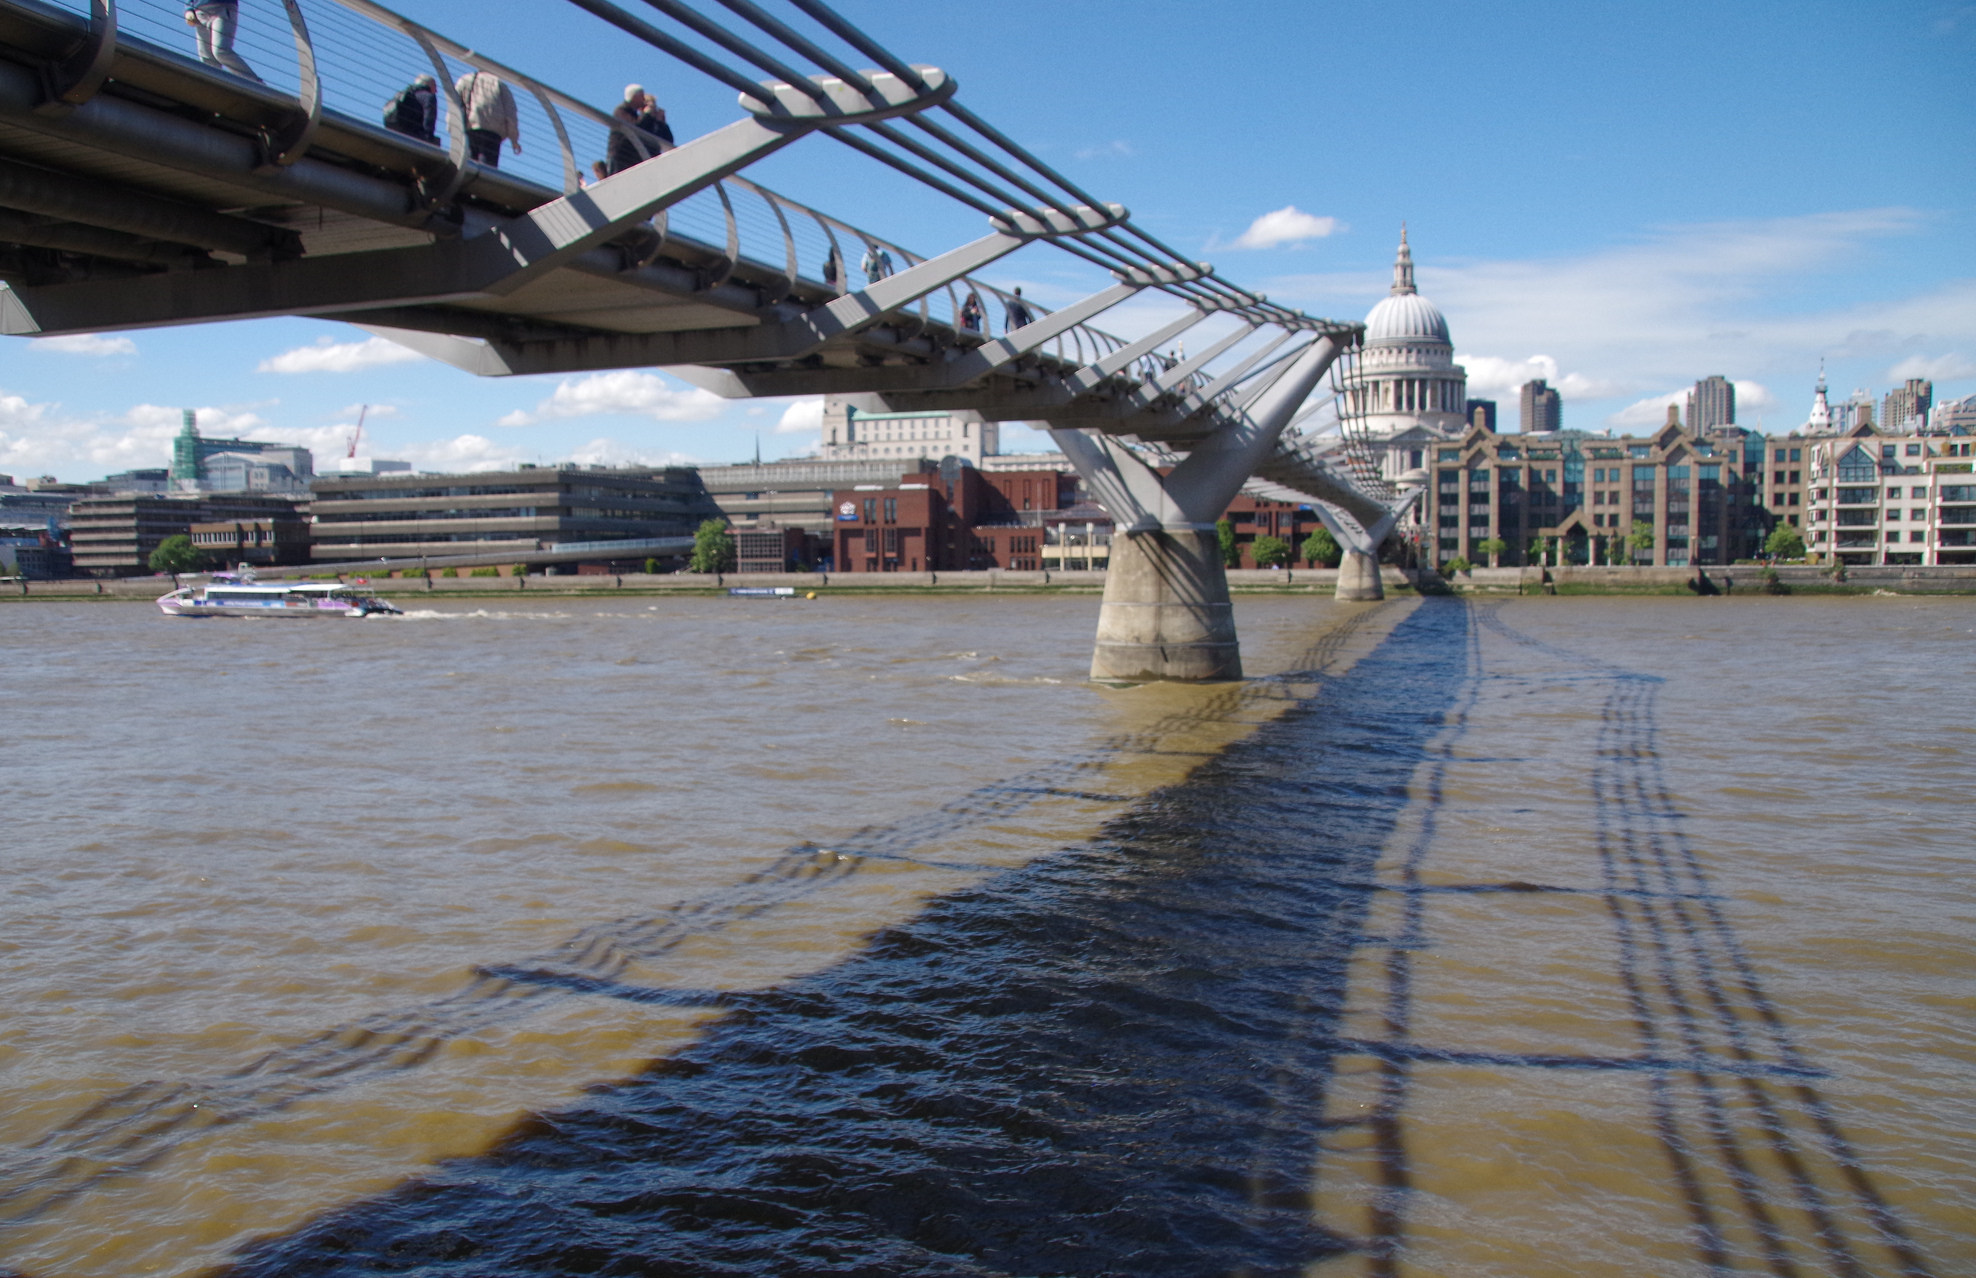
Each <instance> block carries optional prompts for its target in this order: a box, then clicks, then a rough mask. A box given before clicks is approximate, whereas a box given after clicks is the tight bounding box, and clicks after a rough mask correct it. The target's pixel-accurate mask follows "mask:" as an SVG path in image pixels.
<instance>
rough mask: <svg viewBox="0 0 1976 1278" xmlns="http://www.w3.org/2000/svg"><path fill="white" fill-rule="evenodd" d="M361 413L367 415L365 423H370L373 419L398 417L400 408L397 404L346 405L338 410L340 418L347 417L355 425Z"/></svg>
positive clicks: (337, 413)
mask: <svg viewBox="0 0 1976 1278" xmlns="http://www.w3.org/2000/svg"><path fill="white" fill-rule="evenodd" d="M360 413H363V414H367V415H366V416H365V418H364V420H365V421H369V420H370V419H371V418H373V417H396V416H397V415H398V406H397V405H396V404H345V405H344V406H343V407H341V408H339V409H337V410H336V415H337V416H338V417H347V418H349V419H350V421H351V422H352V423H353V424H354V423H355V422H356V420H357V415H358V414H360Z"/></svg>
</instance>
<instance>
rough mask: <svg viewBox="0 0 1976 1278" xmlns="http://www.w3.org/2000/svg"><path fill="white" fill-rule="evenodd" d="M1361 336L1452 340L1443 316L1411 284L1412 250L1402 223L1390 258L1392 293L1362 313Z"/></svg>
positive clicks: (1379, 339) (1383, 339)
mask: <svg viewBox="0 0 1976 1278" xmlns="http://www.w3.org/2000/svg"><path fill="white" fill-rule="evenodd" d="M1365 340H1366V341H1367V342H1440V343H1442V344H1444V345H1452V344H1453V343H1452V342H1451V341H1450V340H1449V338H1448V319H1447V316H1445V315H1443V314H1441V308H1440V307H1438V306H1436V305H1434V303H1432V302H1430V301H1428V300H1427V299H1426V298H1424V297H1422V296H1421V295H1420V294H1419V293H1418V292H1416V291H1415V289H1414V287H1413V250H1411V249H1409V248H1408V247H1407V232H1406V228H1405V227H1401V228H1400V252H1399V256H1398V257H1396V258H1395V259H1394V260H1393V294H1392V296H1391V297H1388V298H1387V299H1386V300H1385V301H1383V302H1381V303H1379V305H1377V306H1375V307H1373V308H1372V313H1371V314H1370V315H1368V316H1366V317H1365Z"/></svg>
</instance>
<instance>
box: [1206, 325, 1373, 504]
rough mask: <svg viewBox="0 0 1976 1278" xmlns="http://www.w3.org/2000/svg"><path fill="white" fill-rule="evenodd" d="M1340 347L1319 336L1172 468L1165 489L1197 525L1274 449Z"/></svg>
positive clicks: (1235, 489)
mask: <svg viewBox="0 0 1976 1278" xmlns="http://www.w3.org/2000/svg"><path fill="white" fill-rule="evenodd" d="M1338 349H1339V347H1338V341H1337V339H1336V338H1335V337H1333V336H1331V335H1330V334H1326V335H1324V336H1322V337H1319V338H1318V339H1317V340H1316V341H1315V342H1313V343H1311V344H1310V346H1309V347H1308V348H1306V349H1305V351H1304V353H1303V354H1302V355H1299V356H1298V357H1297V359H1296V361H1295V362H1294V363H1292V364H1291V365H1290V367H1289V368H1287V369H1285V370H1284V372H1283V374H1282V375H1281V376H1280V377H1278V378H1277V379H1276V380H1275V382H1274V384H1272V385H1271V386H1270V388H1269V390H1268V392H1267V393H1265V394H1264V395H1262V396H1261V397H1259V398H1258V399H1257V400H1256V401H1255V403H1253V404H1251V405H1250V406H1249V408H1248V410H1247V411H1246V412H1244V413H1243V414H1242V415H1241V416H1240V417H1238V418H1236V419H1234V420H1233V421H1231V422H1230V423H1229V424H1228V425H1227V426H1225V427H1223V428H1222V429H1221V430H1218V431H1216V432H1215V433H1214V434H1212V435H1210V436H1208V437H1207V438H1206V439H1204V440H1202V441H1201V443H1200V444H1198V445H1197V446H1195V448H1194V449H1193V451H1191V452H1189V453H1188V454H1187V457H1186V460H1184V461H1182V462H1181V463H1180V464H1179V465H1178V466H1176V467H1174V470H1173V473H1172V474H1171V475H1169V476H1168V477H1167V488H1168V490H1169V491H1170V492H1171V493H1172V495H1173V499H1174V502H1175V504H1176V505H1177V506H1178V507H1179V508H1180V509H1181V510H1182V511H1185V512H1187V513H1188V514H1189V515H1191V516H1192V518H1193V522H1194V523H1195V525H1196V526H1200V524H1201V521H1202V520H1203V519H1205V520H1206V522H1207V524H1209V525H1212V523H1213V522H1214V520H1215V519H1216V518H1217V517H1218V516H1219V515H1220V514H1221V512H1222V511H1223V510H1224V509H1226V508H1227V506H1228V503H1229V501H1230V500H1231V499H1232V498H1233V497H1234V496H1235V494H1236V493H1237V492H1238V491H1240V490H1241V487H1242V481H1243V480H1245V479H1247V478H1248V477H1249V476H1250V475H1253V474H1254V473H1255V471H1256V467H1257V466H1259V465H1260V464H1261V463H1262V462H1263V460H1264V459H1265V458H1267V457H1268V456H1269V455H1270V454H1271V453H1272V452H1274V451H1275V450H1276V442H1277V440H1278V439H1280V438H1281V437H1282V435H1283V428H1284V427H1285V426H1287V425H1289V424H1290V417H1291V415H1292V414H1294V413H1295V412H1296V411H1297V408H1298V406H1299V405H1301V404H1302V403H1303V402H1304V400H1305V399H1306V398H1307V397H1309V395H1310V392H1311V389H1312V388H1313V387H1315V386H1316V385H1317V384H1318V382H1319V381H1320V380H1322V379H1323V377H1324V374H1325V373H1326V372H1327V371H1329V370H1330V368H1331V364H1332V361H1333V360H1335V359H1337V358H1338Z"/></svg>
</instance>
